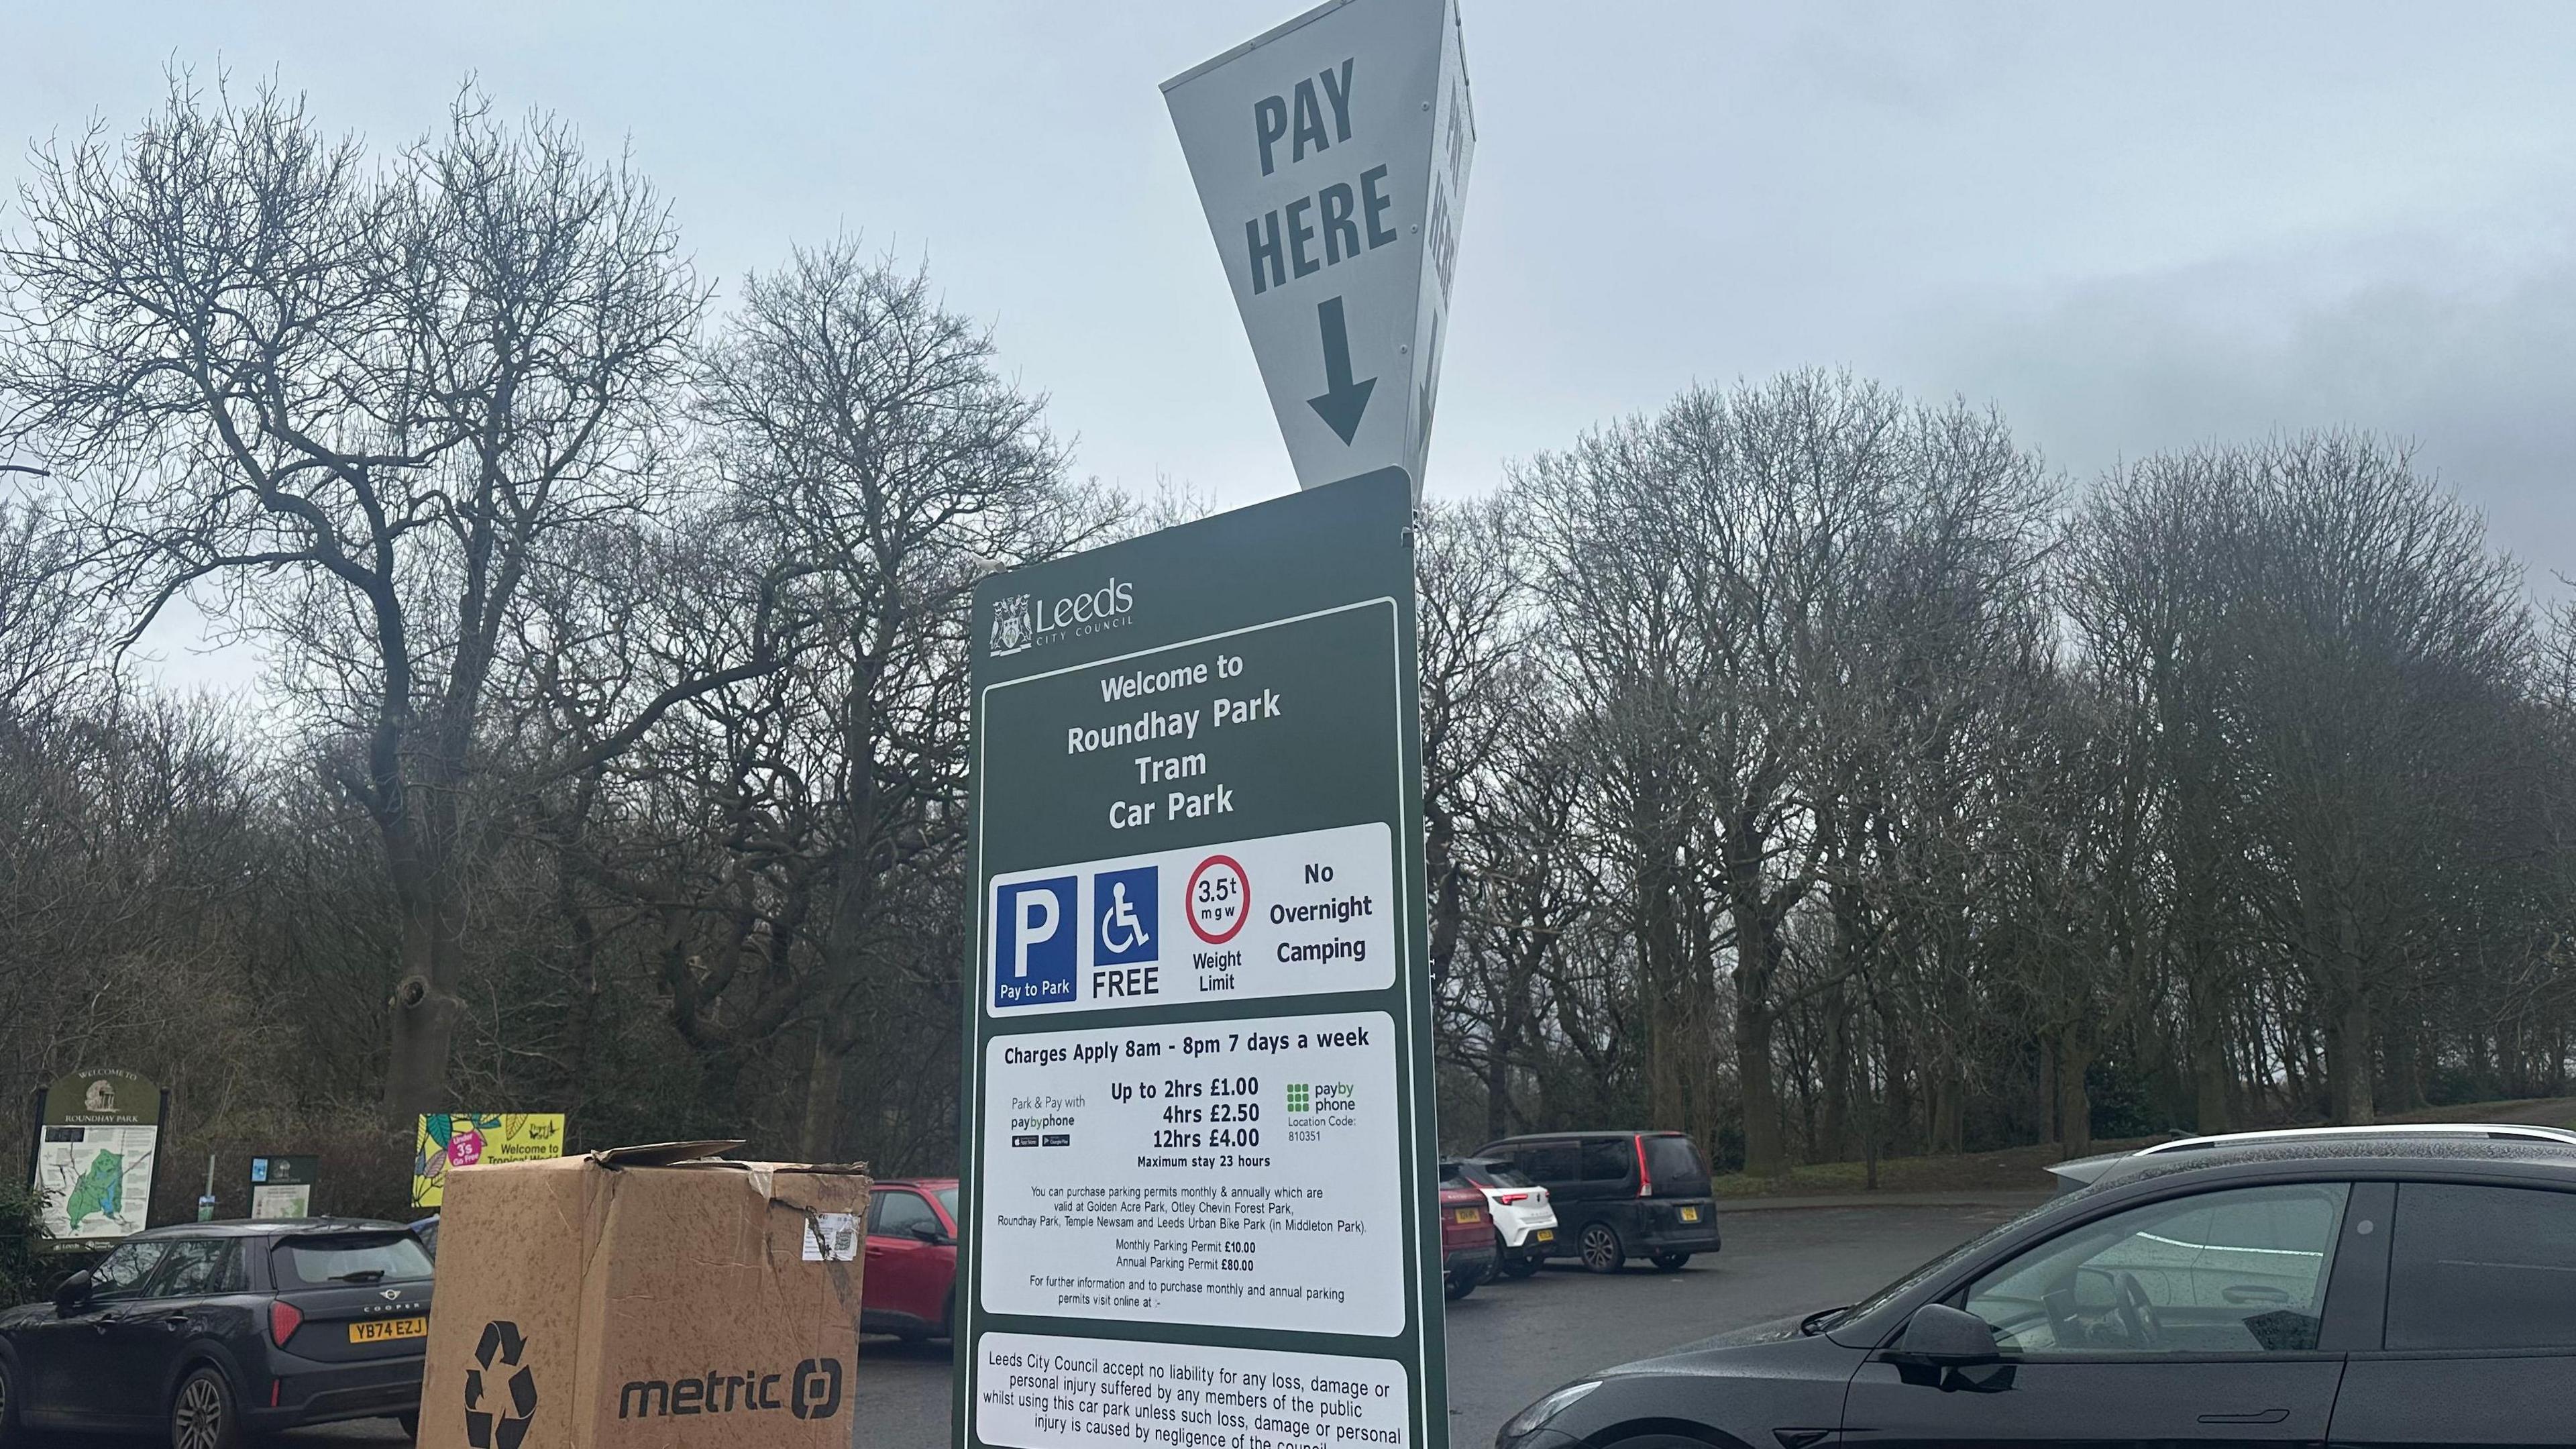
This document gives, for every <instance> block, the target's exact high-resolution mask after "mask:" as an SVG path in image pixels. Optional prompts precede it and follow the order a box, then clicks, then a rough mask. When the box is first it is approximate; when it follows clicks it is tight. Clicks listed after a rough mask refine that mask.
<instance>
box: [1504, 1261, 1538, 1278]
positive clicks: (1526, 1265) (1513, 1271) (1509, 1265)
mask: <svg viewBox="0 0 2576 1449" xmlns="http://www.w3.org/2000/svg"><path fill="white" fill-rule="evenodd" d="M1537 1272H1538V1259H1536V1258H1505V1259H1504V1260H1503V1276H1504V1277H1506V1278H1527V1277H1530V1276H1531V1275H1533V1274H1535V1273H1537Z"/></svg>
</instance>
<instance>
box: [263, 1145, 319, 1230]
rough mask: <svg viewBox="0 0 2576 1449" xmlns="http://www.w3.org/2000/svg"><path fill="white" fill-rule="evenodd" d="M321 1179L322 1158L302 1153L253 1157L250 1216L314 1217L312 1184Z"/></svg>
mask: <svg viewBox="0 0 2576 1449" xmlns="http://www.w3.org/2000/svg"><path fill="white" fill-rule="evenodd" d="M321 1180H322V1159H321V1158H319V1157H315V1156H311V1155H309V1154H303V1153H277V1154H273V1155H271V1156H267V1157H254V1158H252V1159H251V1160H250V1215H251V1216H252V1217H254V1218H309V1217H311V1216H313V1185H314V1184H315V1183H317V1182H320V1181H321Z"/></svg>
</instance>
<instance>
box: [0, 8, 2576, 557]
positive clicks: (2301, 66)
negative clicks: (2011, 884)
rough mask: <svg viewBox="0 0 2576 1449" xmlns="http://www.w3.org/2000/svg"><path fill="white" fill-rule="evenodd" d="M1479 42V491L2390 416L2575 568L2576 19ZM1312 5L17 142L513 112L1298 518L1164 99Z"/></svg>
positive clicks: (1757, 28) (56, 49) (105, 82)
mask: <svg viewBox="0 0 2576 1449" xmlns="http://www.w3.org/2000/svg"><path fill="white" fill-rule="evenodd" d="M1460 3H1461V7H1462V11H1463V16H1464V28H1465V37H1466V47H1467V63H1468V70H1469V74H1470V75H1471V77H1472V78H1473V82H1474V95H1475V105H1476V118H1477V129H1478V146H1477V151H1476V162H1475V172H1474V176H1473V178H1472V180H1471V182H1470V186H1469V194H1468V201H1467V215H1466V224H1465V232H1464V241H1463V244H1462V248H1461V260H1460V264H1459V273H1458V279H1457V284H1456V291H1455V296H1454V313H1453V322H1452V327H1453V329H1454V330H1453V333H1452V340H1451V342H1450V344H1449V353H1448V358H1447V363H1446V366H1445V369H1444V377H1443V379H1442V384H1441V393H1440V418H1439V421H1438V425H1437V428H1436V431H1435V437H1434V442H1433V447H1432V453H1431V465H1430V470H1429V471H1430V477H1429V488H1430V491H1431V492H1432V493H1433V494H1435V495H1444V494H1448V495H1454V494H1460V493H1466V492H1472V491H1477V490H1482V489H1485V488H1488V487H1491V486H1492V485H1493V484H1494V483H1495V481H1496V480H1497V479H1498V478H1499V477H1500V475H1501V473H1502V470H1503V468H1504V465H1505V464H1506V463H1507V462H1508V461H1509V460H1511V459H1515V458H1520V457H1525V456H1527V455H1528V454H1529V453H1531V452H1532V451H1533V450H1536V449H1540V448H1547V447H1554V446H1559V445H1562V444H1564V443H1565V442H1567V441H1568V440H1570V439H1571V438H1572V437H1573V436H1574V435H1575V434H1576V433H1578V432H1579V431H1580V430H1582V429H1583V428H1585V427H1587V426H1589V425H1591V424H1593V423H1595V422H1597V421H1600V420H1602V419H1605V418H1609V417H1612V416H1616V415H1618V414H1621V413H1626V412H1631V411H1636V410H1640V409H1647V408H1652V407H1654V406H1656V405H1658V404H1660V403H1661V402H1662V401H1663V400H1665V399H1666V398H1668V397H1670V396H1671V395H1672V394H1673V393H1674V392H1675V391H1676V390H1678V389H1680V388H1682V387H1684V386H1686V385H1688V384H1689V383H1691V382H1692V381H1694V380H1708V381H1728V380H1732V379H1734V378H1737V377H1759V376H1762V375H1765V374H1768V373H1771V372H1774V371H1777V370H1779V369H1783V368H1788V367H1794V366H1798V365H1802V364H1807V363H1822V364H1832V365H1845V366H1849V367H1851V368H1853V369H1855V370H1857V371H1859V372H1862V373H1865V374H1869V375H1873V376H1877V377H1880V378H1884V379H1886V380H1888V381H1891V382H1894V383H1897V384H1900V385H1902V386H1904V387H1906V388H1908V389H1909V390H1912V391H1914V392H1916V393H1918V394H1924V395H1930V396H1935V397H1946V396H1949V395H1951V394H1954V393H1955V394H1958V395H1961V396H1964V397H1967V398H1969V399H1971V400H1972V401H1976V402H1979V403H1985V402H1992V403H1994V404H1995V405H1997V406H1999V407H2000V408H2001V409H2002V410H2003V412H2004V413H2005V414H2006V415H2007V416H2008V417H2009V418H2010V419H2011V420H2012V422H2013V423H2014V424H2015V426H2016V427H2017V429H2018V430H2019V431H2020V432H2021V433H2022V435H2023V436H2024V437H2026V438H2027V439H2029V440H2030V441H2032V442H2034V443H2036V444H2037V445H2038V446H2039V447H2040V448H2042V449H2043V450H2044V451H2045V453H2046V454H2047V456H2048V457H2049V459H2050V460H2051V461H2052V462H2053V463H2054V464H2055V465H2057V466H2058V467H2060V468H2063V469H2065V470H2066V471H2067V472H2069V473H2070V474H2071V475H2073V476H2075V477H2077V478H2079V479H2080V478H2084V477H2089V476H2091V475H2092V474H2094V473H2095V472H2097V471H2099V470H2101V469H2103V468H2105V467H2108V466H2111V465H2113V464H2115V463H2116V462H2117V461H2118V460H2119V459H2121V458H2123V457H2135V456H2137V455H2139V454H2141V453H2145V452H2150V451H2153V450H2155V449H2159V448H2165V447H2171V446H2176V445H2182V444H2188V443H2191V442H2194V441H2198V440H2203V439H2213V438H2235V437H2244V436H2249V435H2254V434H2259V433H2262V432H2264V431H2266V430H2269V429H2272V428H2275V427H2279V428H2303V427H2310V426H2317V425H2328V424H2359V425H2367V426H2371V427H2376V428H2379V429H2382V430H2384V431H2388V432H2391V433H2395V434H2399V435H2402V436H2407V437H2411V438H2413V439H2414V440H2415V441H2416V442H2417V443H2418V444H2419V446H2420V457H2421V458H2422V459H2423V460H2425V461H2426V462H2428V463H2429V464H2430V465H2431V466H2432V467H2433V468H2434V469H2435V470H2437V471H2438V472H2439V473H2440V475H2441V476H2442V477H2443V478H2445V479H2446V480H2448V481H2449V482H2450V483H2451V484H2453V485H2454V486H2456V487H2457V488H2458V489H2459V490H2460V491H2461V493H2462V494H2463V495H2464V496H2466V497H2467V498H2468V499H2469V500H2470V501H2471V502H2472V503H2474V504H2475V505H2476V506H2478V507H2479V508H2480V509H2482V510H2483V511H2484V512H2485V513H2486V514H2487V516H2488V518H2489V520H2490V523H2491V525H2492V526H2493V528H2494V530H2495V533H2496V535H2497V537H2498V538H2499V539H2500V541H2501V542H2502V543H2503V544H2504V545H2505V546H2507V547H2509V548H2510V549H2511V550H2512V551H2514V552H2515V553H2516V554H2517V555H2518V556H2520V557H2521V558H2523V559H2524V560H2525V561H2526V563H2528V564H2529V565H2530V566H2531V567H2532V569H2533V571H2534V576H2535V578H2534V581H2535V583H2536V584H2539V585H2541V586H2543V587H2544V588H2545V589H2546V590H2547V591H2550V592H2555V591H2556V586H2555V585H2552V584H2549V583H2548V580H2547V575H2548V574H2549V573H2550V572H2552V571H2565V572H2570V573H2576V532H2571V527H2570V525H2571V522H2576V505H2571V503H2570V501H2569V489H2568V487H2567V472H2568V469H2567V460H2568V459H2569V458H2570V456H2571V453H2572V452H2576V412H2572V411H2571V407H2570V402H2571V397H2572V396H2576V361H2571V359H2570V352H2569V346H2568V343H2569V339H2570V338H2571V337H2576V186H2571V182H2576V6H2567V5H2538V4H2534V5H2522V6H2507V5H2494V6H2483V7H2472V6H2462V5H2434V4H2420V5H2362V4H2352V3H2339V4H2330V5H2328V4H2319V5H2291V4H2265V5H2245V4H2239V3H2228V4H2201V5H2182V4H2171V3H2159V4H2155V5H2152V6H2150V5H2137V6H2132V7H2127V8H2113V7H2109V6H2102V5H2085V6H2067V5H2038V4H2031V5H2003V4H1986V5H1931V4H1904V5H1897V4H1886V5H1879V4H1842V5H1825V4H1806V3H1800V4H1779V5H1762V6H1756V5H1745V4H1733V3H1727V4H1714V3H1712V4H1684V3H1673V4H1645V3H1635V4H1614V3H1591V4H1568V3H1564V0H1460ZM1302 8H1304V7H1303V6H1302V5H1300V4H1298V3H1297V0H1158V3H1114V0H1113V3H1093V4H1087V5H1065V4H1056V3H1040V0H1025V3H965V0H939V3H929V4H922V3H911V4H902V5H897V4H865V5H845V6H828V7H827V6H819V5H817V6H792V7H791V6H785V5H774V6H772V5H749V4H742V5H733V6H725V7H715V6H703V5H701V6H688V7H681V6H671V7H667V8H656V7H652V6H646V5H634V4H617V5H607V4H599V5H580V4H566V3H548V4H543V5H528V4H514V5H483V4H469V3H458V0H450V3H447V4H443V5H439V6H435V7H430V8H428V9H423V8H421V7H407V8H404V7H361V6H348V5H328V6H325V5H311V6H291V5H283V4H272V5H264V6H250V5H233V6H207V5H196V4H190V5H175V4H174V5H163V6H155V5H129V6H113V7H111V6H61V7H46V8H43V9H37V8H35V7H24V8H20V9H18V10H17V11H16V12H15V13H13V14H12V15H10V16H9V17H7V18H5V19H0V55H5V56H7V57H9V58H10V60H9V64H8V70H9V72H10V74H9V79H8V83H7V84H6V85H5V86H0V137H6V138H15V139H19V140H25V139H35V138H41V137H44V136H46V135H49V134H55V133H61V134H66V135H68V134H70V133H72V132H74V131H76V130H77V129H78V128H79V127H80V126H81V125H83V124H84V123H85V121H86V120H87V119H88V118H89V117H91V116H92V115H97V116H99V117H102V118H103V119H105V120H106V121H107V122H108V123H109V124H110V125H112V126H116V127H120V128H130V126H131V124H132V123H133V122H134V121H135V120H136V119H138V118H139V117H140V116H142V115H143V114H144V113H145V112H146V111H147V110H148V109H149V108H150V107H151V106H152V104H153V102H154V101H155V99H156V97H157V95H158V93H159V91H160V88H161V85H162V81H161V75H162V71H163V69H164V67H165V66H166V65H169V64H171V63H174V62H175V63H179V64H186V65H193V66H195V67H197V68H198V69H199V71H200V72H201V74H211V73H212V71H213V70H214V69H215V68H217V67H219V66H220V67H222V68H224V69H227V70H229V71H230V72H231V73H232V74H233V76H234V77H235V79H236V81H237V82H240V81H246V80H249V79H252V78H256V77H258V76H262V75H266V74H270V73H274V74H275V75H276V76H277V78H278V79H279V80H281V81H282V82H283V83H284V84H285V85H286V86H287V87H288V88H289V89H294V90H301V91H304V92H306V93H308V94H309V96H310V97H311V100H312V103H313V106H314V109H315V111H316V112H317V113H318V114H319V115H320V116H321V117H322V118H323V119H324V120H325V121H326V122H327V123H329V124H331V125H333V126H335V127H345V128H347V129H351V130H355V131H358V132H360V133H362V134H364V135H365V136H367V137H368V138H369V139H370V140H371V141H374V142H377V143H379V144H392V143H395V142H399V141H401V140H404V139H407V138H409V137H412V136H415V135H417V134H419V133H421V132H423V131H425V130H428V129H430V128H432V127H434V126H436V125H437V124H438V123H439V122H440V120H441V119H442V116H443V108H444V105H445V103H446V101H447V99H448V98H449V97H450V96H451V95H452V94H453V92H454V91H455V89H456V87H457V86H458V84H459V83H460V82H461V81H462V80H463V79H464V78H465V77H467V76H468V75H472V76H474V77H477V78H478V79H479V80H480V82H481V84H482V85H483V86H484V87H485V89H486V90H488V91H489V93H490V94H491V95H492V96H493V97H494V98H495V99H496V100H497V101H499V102H500V103H501V104H503V105H504V106H506V107H510V108H514V109H515V108H528V107H538V108H546V109H551V110H555V111H558V112H561V113H563V114H564V115H566V116H568V117H570V118H572V119H573V120H574V121H576V122H577V123H578V124H579V125H580V126H581V127H582V129H583V132H584V134H585V136H586V138H587V139H588V140H589V141H590V142H591V143H592V144H594V145H595V146H598V147H601V148H609V147H614V146H616V145H618V144H621V142H623V143H629V144H631V145H632V147H633V150H634V154H635V158H636V160H637V162H638V163H639V164H640V166H641V167H642V168H643V169H644V170H645V171H646V172H647V173H649V174H650V175H651V176H653V177H654V178H655V179H656V181H657V182H658V184H659V185H660V186H661V187H662V188H663V189H664V190H665V191H666V192H667V193H668V195H669V196H670V197H671V199H672V200H673V202H674V203H675V206H676V209H677V212H678V216H679V218H680V223H681V226H682V228H683V231H684V234H685V236H686V237H687V240H688V243H689V246H690V248H691V249H692V250H693V251H694V253H695V255H696V257H697V259H698V261H699V264H700V265H701V266H702V267H703V268H704V269H705V270H706V271H707V272H708V273H709V274H710V275H711V276H713V277H714V278H716V279H717V280H718V282H719V284H720V285H725V286H729V284H730V283H731V282H732V280H733V279H736V278H739V277H740V276H741V275H742V274H743V273H744V272H745V271H746V270H747V269H752V268H761V267H767V266H771V265H774V264H775V263H776V262H777V261H778V259H779V258H780V257H781V255H782V254H783V253H784V252H785V250H786V248H787V247H788V245H789V244H790V243H791V242H794V241H798V240H814V239H819V238H823V237H827V236H829V235H831V234H832V233H834V232H835V231H838V230H844V229H846V230H850V231H855V232H858V233H860V234H862V235H864V236H865V237H866V238H867V239H868V240H870V241H871V242H874V243H878V244H882V245H885V246H889V247H892V248H894V249H896V250H897V251H899V252H900V253H902V254H904V255H906V256H908V257H921V258H926V259H927V261H928V263H929V265H930V268H931V270H932V272H933V274H934V276H935V277H936V278H937V280H938V282H939V284H940V286H941V288H942V290H943V291H944V293H945V295H946V297H947V299H948V301H949V304H950V305H951V306H952V307H955V308H957V309H959V310H962V311H965V312H967V313H970V314H972V315H974V316H977V317H980V318H983V319H986V320H988V321H989V322H990V323H991V324H992V326H993V327H994V329H995V332H996V335H997V337H998V340H999V342H1000V345H1001V348H1002V351H1003V354H1004V356H1005V358H1006V360H1007V362H1008V364H1009V365H1010V367H1011V368H1012V369H1013V370H1014V371H1015V372H1016V373H1017V374H1018V375H1019V377H1020V378H1021V380H1022V381H1023V382H1024V383H1025V384H1026V385H1028V386H1030V387H1033V388H1036V389H1040V390H1043V391H1045V392H1047V393H1049V394H1051V395H1052V397H1053V399H1054V401H1053V406H1052V410H1051V416H1052V418H1053V421H1054V424H1055V426H1056V427H1057V428H1058V429H1059V430H1061V431H1062V432H1064V433H1067V434H1070V435H1073V436H1075V437H1076V438H1077V439H1078V442H1079V451H1078V458H1079V462H1080V464H1081V466H1082V467H1083V468H1084V469H1085V470H1087V471H1089V472H1093V473H1096V474H1098V475H1099V476H1101V477H1102V478H1103V479H1105V480H1107V481H1110V482H1112V483H1116V484H1119V485H1122V486H1126V487H1129V488H1131V489H1135V490H1139V491H1144V490H1150V489H1151V488H1152V487H1153V486H1154V483H1155V480H1156V479H1157V477H1158V476H1168V477H1170V478H1172V479H1175V480H1180V481H1186V482H1188V483H1189V484H1191V485H1194V486H1195V487H1197V488H1199V489H1201V490H1202V491H1204V492H1206V493H1208V494H1211V495H1212V496H1214V497H1215V498H1216V499H1217V500H1218V501H1219V502H1221V503H1224V504H1228V505H1231V504H1235V503H1241V502H1248V501H1251V500H1252V499H1255V498H1259V497H1265V496H1269V495H1272V494H1276V493H1281V492H1285V491H1287V490H1288V489H1289V488H1290V487H1292V486H1293V484H1292V480H1291V477H1290V473H1289V469H1288V464H1287V458H1286V454H1285V452H1284V450H1283V449H1282V447H1281V444H1280V441H1279V438H1278V435H1277V431H1276V427H1275V424H1274V423H1273V421H1272V418H1271V414H1270V410H1269V407H1268V405H1267V403H1266V401H1265V400H1264V397H1263V394H1262V391H1261V387H1260V384H1259V380H1258V378H1257V376H1256V374H1255V372H1254V368H1253V363H1252V358H1251V354H1250V352H1249V350H1248V349H1247V347H1246V345H1245V343H1244V341H1243V337H1242V334H1241V330H1240V328H1239V326H1238V324H1237V322H1236V318H1235V313H1234V308H1233V305H1232V303H1231V301H1230V299H1229V298H1228V296H1227V294H1226V289H1225V281H1224V277H1223V274H1222V272H1221V271H1220V268H1219V264H1218V260H1217V257H1216V255H1215V251H1214V248H1213V245H1212V244H1211V242H1210V240H1209V237H1208V232H1207V227H1206V225H1205V223H1204V221H1203V220H1202V218H1201V216H1200V213H1199V209H1198V201H1197V198H1196V195H1195V193H1194V192H1193V191H1192V189H1191V186H1190V182H1189V179H1188V176H1187V174H1186V172H1185V170H1184V168H1183V165H1182V161H1181V153H1180V148H1179V146H1178V144H1177V142H1176V141H1175V140H1174V139H1173V137H1172V134H1171V128H1170V123H1169V121H1168V119H1167V117H1166V115H1165V112H1164V109H1163V104H1162V99H1161V96H1160V94H1159V92H1158V91H1157V88H1156V87H1157V84H1158V82H1160V81H1161V80H1163V79H1164V78H1166V77H1168V76H1170V75H1172V74H1174V73H1175V72H1177V71H1180V70H1182V69H1184V68H1185V67H1188V66H1190V65H1192V64H1195V63H1196V62H1198V61H1200V60H1203V59H1205V58H1207V57H1208V56H1210V55H1212V54H1214V53H1216V52H1217V51H1219V50H1222V49H1224V48H1226V47H1227V46H1230V45H1232V44H1235V43H1236V42H1238V41H1241V40H1244V39H1247V38H1249V37H1250V36H1252V35H1253V34H1255V33H1257V32H1259V31H1260V30H1262V29H1265V28H1267V27H1268V26H1270V25H1272V24H1274V23H1276V22H1277V21H1279V20H1281V19H1284V18H1286V17H1287V16H1289V15H1291V14H1293V13H1295V12H1296V11H1297V10H1299V9H1302ZM0 167H5V169H6V171H7V172H8V174H9V175H10V176H11V177H12V178H14V176H15V175H16V174H17V173H18V172H19V171H21V170H22V169H23V166H22V162H21V161H20V160H19V158H18V155H17V154H16V153H14V152H11V153H6V160H5V161H0Z"/></svg>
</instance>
